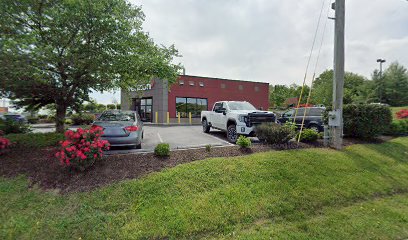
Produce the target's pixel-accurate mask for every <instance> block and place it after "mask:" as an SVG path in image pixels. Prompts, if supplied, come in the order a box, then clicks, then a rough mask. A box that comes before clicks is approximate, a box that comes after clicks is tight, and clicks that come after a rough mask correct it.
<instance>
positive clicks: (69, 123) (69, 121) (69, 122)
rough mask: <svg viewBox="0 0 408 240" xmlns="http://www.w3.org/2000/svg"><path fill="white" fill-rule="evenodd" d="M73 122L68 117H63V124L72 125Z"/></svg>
mask: <svg viewBox="0 0 408 240" xmlns="http://www.w3.org/2000/svg"><path fill="white" fill-rule="evenodd" d="M73 123H74V122H73V121H72V120H71V119H69V118H67V119H65V124H68V125H72V124H73Z"/></svg>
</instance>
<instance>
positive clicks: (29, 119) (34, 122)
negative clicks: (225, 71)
mask: <svg viewBox="0 0 408 240" xmlns="http://www.w3.org/2000/svg"><path fill="white" fill-rule="evenodd" d="M38 120H39V119H38V118H37V117H27V121H28V123H30V124H36V123H38Z"/></svg>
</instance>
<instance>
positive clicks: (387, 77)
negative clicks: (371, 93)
mask: <svg viewBox="0 0 408 240" xmlns="http://www.w3.org/2000/svg"><path fill="white" fill-rule="evenodd" d="M377 83H379V84H378V88H382V89H381V91H380V92H381V99H382V102H383V103H387V104H389V105H391V106H404V105H408V72H407V69H406V68H405V67H404V66H402V65H400V64H399V63H397V62H395V63H392V64H391V65H390V66H389V67H388V68H387V70H386V71H385V72H384V76H383V77H382V78H380V80H379V81H377Z"/></svg>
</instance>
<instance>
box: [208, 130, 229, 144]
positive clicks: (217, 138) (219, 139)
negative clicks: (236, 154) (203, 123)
mask: <svg viewBox="0 0 408 240" xmlns="http://www.w3.org/2000/svg"><path fill="white" fill-rule="evenodd" d="M201 134H203V135H205V136H209V137H212V138H214V139H216V140H217V141H221V142H224V143H226V144H228V145H234V144H232V143H230V142H228V141H225V140H224V139H221V138H219V137H215V136H213V135H211V134H208V133H203V132H202V133H201Z"/></svg>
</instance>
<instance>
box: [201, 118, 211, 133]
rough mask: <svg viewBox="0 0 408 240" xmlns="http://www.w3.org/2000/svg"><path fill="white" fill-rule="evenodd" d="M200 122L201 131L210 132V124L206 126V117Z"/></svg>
mask: <svg viewBox="0 0 408 240" xmlns="http://www.w3.org/2000/svg"><path fill="white" fill-rule="evenodd" d="M202 124H203V132H205V133H209V132H210V126H208V122H207V119H204V120H203V122H202Z"/></svg>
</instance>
